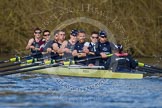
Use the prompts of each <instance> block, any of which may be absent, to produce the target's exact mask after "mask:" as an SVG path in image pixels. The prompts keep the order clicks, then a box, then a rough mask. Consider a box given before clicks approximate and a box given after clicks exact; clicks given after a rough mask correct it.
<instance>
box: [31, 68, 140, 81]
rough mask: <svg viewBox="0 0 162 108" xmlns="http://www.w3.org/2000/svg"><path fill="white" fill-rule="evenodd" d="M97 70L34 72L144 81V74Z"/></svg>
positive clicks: (65, 69) (53, 69)
mask: <svg viewBox="0 0 162 108" xmlns="http://www.w3.org/2000/svg"><path fill="white" fill-rule="evenodd" d="M97 68H98V67H97ZM97 68H90V67H76V66H59V67H50V68H46V69H41V70H34V71H33V72H36V73H41V74H51V75H59V76H72V77H89V78H117V79H142V78H143V74H140V73H128V72H112V71H111V70H103V69H97Z"/></svg>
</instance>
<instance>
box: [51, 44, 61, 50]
mask: <svg viewBox="0 0 162 108" xmlns="http://www.w3.org/2000/svg"><path fill="white" fill-rule="evenodd" d="M52 47H53V51H54V52H58V50H59V47H58V45H57V44H56V43H54V44H53V45H52Z"/></svg>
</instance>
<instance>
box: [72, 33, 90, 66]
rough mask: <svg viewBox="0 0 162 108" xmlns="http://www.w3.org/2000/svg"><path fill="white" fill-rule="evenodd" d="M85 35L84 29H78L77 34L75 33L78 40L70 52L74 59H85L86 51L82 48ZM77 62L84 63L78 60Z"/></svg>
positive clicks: (84, 63)
mask: <svg viewBox="0 0 162 108" xmlns="http://www.w3.org/2000/svg"><path fill="white" fill-rule="evenodd" d="M85 37H86V33H85V31H82V30H80V31H78V35H77V39H78V41H77V42H76V44H75V47H74V51H73V52H72V55H73V56H74V60H81V59H85V58H86V56H87V54H86V52H85V51H84V49H83V48H84V46H85V43H86V42H85ZM77 64H80V65H86V62H80V63H77Z"/></svg>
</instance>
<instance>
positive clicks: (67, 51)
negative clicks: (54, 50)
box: [61, 29, 78, 59]
mask: <svg viewBox="0 0 162 108" xmlns="http://www.w3.org/2000/svg"><path fill="white" fill-rule="evenodd" d="M77 35H78V30H75V29H73V30H72V31H71V33H70V39H69V40H68V41H67V40H65V41H64V42H63V43H62V46H61V49H63V50H62V51H63V53H64V58H69V59H72V58H73V56H72V52H73V50H74V46H75V44H76V42H77Z"/></svg>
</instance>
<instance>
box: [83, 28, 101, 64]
mask: <svg viewBox="0 0 162 108" xmlns="http://www.w3.org/2000/svg"><path fill="white" fill-rule="evenodd" d="M98 38H99V36H98V32H96V31H93V32H92V33H91V37H90V40H91V42H87V43H86V44H85V47H84V48H85V49H87V50H85V51H87V52H86V53H87V57H88V58H92V57H95V56H97V54H96V52H97V50H98ZM94 65H99V64H98V60H95V59H94V60H89V61H88V66H94Z"/></svg>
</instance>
